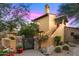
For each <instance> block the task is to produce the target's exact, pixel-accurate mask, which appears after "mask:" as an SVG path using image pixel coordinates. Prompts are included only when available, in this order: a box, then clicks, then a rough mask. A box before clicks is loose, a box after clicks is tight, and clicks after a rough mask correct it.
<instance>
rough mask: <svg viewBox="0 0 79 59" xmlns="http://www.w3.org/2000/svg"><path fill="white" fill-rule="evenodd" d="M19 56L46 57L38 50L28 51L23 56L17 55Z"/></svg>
mask: <svg viewBox="0 0 79 59" xmlns="http://www.w3.org/2000/svg"><path fill="white" fill-rule="evenodd" d="M17 56H44V55H43V54H42V53H41V52H39V51H37V50H26V51H24V53H22V54H17Z"/></svg>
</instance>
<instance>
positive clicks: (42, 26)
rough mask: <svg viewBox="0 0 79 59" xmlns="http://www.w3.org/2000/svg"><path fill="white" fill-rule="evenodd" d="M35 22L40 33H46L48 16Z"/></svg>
mask: <svg viewBox="0 0 79 59" xmlns="http://www.w3.org/2000/svg"><path fill="white" fill-rule="evenodd" d="M35 22H36V23H37V24H38V25H39V29H40V31H44V32H47V31H48V30H49V16H46V17H43V18H41V19H39V20H36V21H35Z"/></svg>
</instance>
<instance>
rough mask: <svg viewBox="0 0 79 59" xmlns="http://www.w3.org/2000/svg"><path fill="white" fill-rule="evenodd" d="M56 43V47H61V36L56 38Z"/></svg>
mask: <svg viewBox="0 0 79 59" xmlns="http://www.w3.org/2000/svg"><path fill="white" fill-rule="evenodd" d="M54 41H55V43H56V45H59V44H60V41H61V36H55V37H54Z"/></svg>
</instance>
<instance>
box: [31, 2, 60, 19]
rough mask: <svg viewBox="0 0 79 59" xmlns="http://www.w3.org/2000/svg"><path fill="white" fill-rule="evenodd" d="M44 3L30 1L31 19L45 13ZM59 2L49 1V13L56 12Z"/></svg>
mask: <svg viewBox="0 0 79 59" xmlns="http://www.w3.org/2000/svg"><path fill="white" fill-rule="evenodd" d="M45 5H46V3H32V5H31V6H30V10H31V19H34V18H37V17H39V16H41V15H42V14H44V13H45ZM60 5H61V3H50V4H49V6H50V13H54V14H58V9H59V6H60Z"/></svg>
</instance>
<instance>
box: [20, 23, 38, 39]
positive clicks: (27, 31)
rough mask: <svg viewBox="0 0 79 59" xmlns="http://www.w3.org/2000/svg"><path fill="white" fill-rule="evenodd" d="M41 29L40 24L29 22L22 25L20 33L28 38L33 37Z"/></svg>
mask: <svg viewBox="0 0 79 59" xmlns="http://www.w3.org/2000/svg"><path fill="white" fill-rule="evenodd" d="M38 31H39V28H38V25H37V24H35V23H29V24H26V25H25V26H22V28H21V30H20V31H19V34H20V35H24V36H25V37H26V38H33V36H35V35H36V34H37V33H38Z"/></svg>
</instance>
